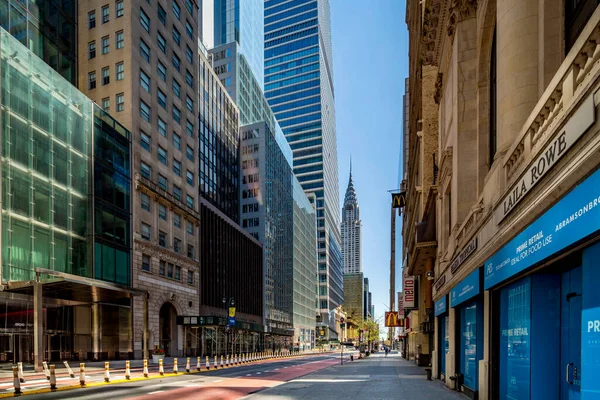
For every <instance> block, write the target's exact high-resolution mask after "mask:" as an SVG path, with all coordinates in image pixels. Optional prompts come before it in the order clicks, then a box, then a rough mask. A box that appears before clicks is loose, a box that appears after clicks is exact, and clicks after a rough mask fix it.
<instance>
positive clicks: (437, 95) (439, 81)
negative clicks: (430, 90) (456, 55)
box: [433, 72, 444, 104]
mask: <svg viewBox="0 0 600 400" xmlns="http://www.w3.org/2000/svg"><path fill="white" fill-rule="evenodd" d="M443 79H444V74H443V73H441V72H438V74H437V78H436V80H435V92H434V94H433V100H434V101H435V104H440V99H441V98H442V90H443V89H444V81H443Z"/></svg>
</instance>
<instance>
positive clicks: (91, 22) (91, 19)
mask: <svg viewBox="0 0 600 400" xmlns="http://www.w3.org/2000/svg"><path fill="white" fill-rule="evenodd" d="M95 27H96V10H94V11H90V12H89V13H88V29H92V28H95Z"/></svg>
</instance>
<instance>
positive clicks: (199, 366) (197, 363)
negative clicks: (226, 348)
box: [196, 357, 202, 371]
mask: <svg viewBox="0 0 600 400" xmlns="http://www.w3.org/2000/svg"><path fill="white" fill-rule="evenodd" d="M201 368H202V366H201V365H200V357H198V359H197V360H196V370H197V371H200V369H201Z"/></svg>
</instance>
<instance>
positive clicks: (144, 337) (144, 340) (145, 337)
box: [142, 293, 150, 359]
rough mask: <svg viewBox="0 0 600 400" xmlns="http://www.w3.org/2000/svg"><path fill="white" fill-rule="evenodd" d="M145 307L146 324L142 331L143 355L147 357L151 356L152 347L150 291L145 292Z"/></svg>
mask: <svg viewBox="0 0 600 400" xmlns="http://www.w3.org/2000/svg"><path fill="white" fill-rule="evenodd" d="M143 298H144V308H143V310H142V312H143V313H144V326H143V329H144V330H143V331H142V350H143V353H144V354H143V357H144V358H145V359H148V358H150V351H149V350H150V349H149V348H148V346H149V344H150V343H149V338H148V293H145V294H144V296H143Z"/></svg>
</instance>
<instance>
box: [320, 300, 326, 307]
mask: <svg viewBox="0 0 600 400" xmlns="http://www.w3.org/2000/svg"><path fill="white" fill-rule="evenodd" d="M321 308H322V309H323V308H327V300H321Z"/></svg>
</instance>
